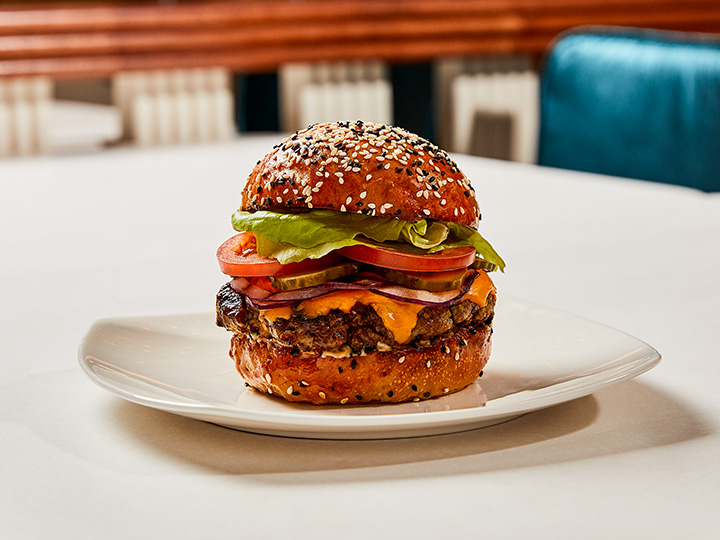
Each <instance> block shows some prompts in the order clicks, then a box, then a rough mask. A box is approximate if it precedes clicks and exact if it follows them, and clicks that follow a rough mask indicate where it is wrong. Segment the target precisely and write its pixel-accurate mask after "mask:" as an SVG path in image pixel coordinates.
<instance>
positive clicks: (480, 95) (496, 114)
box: [435, 57, 539, 163]
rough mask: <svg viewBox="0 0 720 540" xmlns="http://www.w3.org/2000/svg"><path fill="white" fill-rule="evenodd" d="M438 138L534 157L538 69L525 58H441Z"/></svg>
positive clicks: (454, 146) (480, 151)
mask: <svg viewBox="0 0 720 540" xmlns="http://www.w3.org/2000/svg"><path fill="white" fill-rule="evenodd" d="M435 84H436V92H437V93H438V95H439V96H440V102H441V104H440V107H439V110H440V117H439V118H438V119H437V120H438V121H437V125H438V131H439V139H440V143H441V144H442V145H444V146H445V147H447V148H449V149H450V150H451V151H453V152H461V153H466V154H474V155H481V156H487V157H494V158H500V159H509V160H513V161H520V162H525V163H534V162H535V160H536V147H537V136H538V125H539V122H538V118H539V116H538V115H539V112H538V111H539V86H538V76H537V73H536V72H535V71H534V70H533V69H532V65H531V61H530V60H529V59H526V58H522V57H518V58H488V59H473V60H470V61H469V60H455V61H444V62H441V63H439V64H438V65H437V66H436V79H435Z"/></svg>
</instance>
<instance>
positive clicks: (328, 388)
mask: <svg viewBox="0 0 720 540" xmlns="http://www.w3.org/2000/svg"><path fill="white" fill-rule="evenodd" d="M491 334H492V330H491V327H490V326H489V325H484V326H480V327H478V328H461V329H460V330H458V331H457V332H456V333H455V334H453V335H452V336H451V337H448V338H446V339H444V340H439V339H438V340H436V341H435V342H434V343H433V344H432V345H431V346H429V347H424V348H407V349H404V350H401V351H398V350H393V351H387V352H380V351H375V352H371V353H367V354H362V355H358V356H350V357H347V358H336V357H332V356H314V355H307V354H303V355H293V354H291V351H292V349H290V348H288V347H280V346H277V345H275V344H273V343H272V342H271V341H267V340H262V339H253V338H251V337H249V336H247V335H244V334H233V336H232V339H231V344H230V356H231V357H232V358H233V359H234V360H235V365H236V367H237V370H238V371H239V372H240V375H242V377H243V379H245V382H246V383H247V384H248V385H249V386H250V387H252V388H255V389H256V390H259V391H261V392H264V393H266V394H272V395H275V396H279V397H282V398H284V399H286V400H288V401H299V402H306V403H313V404H316V405H319V404H362V403H398V402H403V401H413V400H419V399H431V398H434V397H439V396H443V395H446V394H451V393H453V392H457V391H458V390H462V389H463V388H465V387H467V386H468V385H469V384H470V383H472V382H473V381H474V380H475V379H477V377H478V376H479V375H480V372H481V371H482V370H483V368H484V367H485V364H487V361H488V358H489V356H490V348H491V345H490V341H491V340H490V336H491Z"/></svg>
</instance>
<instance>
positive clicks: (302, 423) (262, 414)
mask: <svg viewBox="0 0 720 540" xmlns="http://www.w3.org/2000/svg"><path fill="white" fill-rule="evenodd" d="M506 300H507V301H508V302H515V303H517V304H521V305H522V306H523V307H529V308H539V309H543V310H550V311H553V312H556V313H560V314H563V315H564V316H569V317H572V318H576V319H582V320H583V321H585V322H587V323H589V324H593V325H597V326H599V327H602V328H605V329H607V330H609V331H612V332H614V333H619V334H622V335H624V336H626V337H627V338H630V339H632V340H633V341H634V342H636V343H637V344H638V346H639V347H641V348H642V351H640V352H638V353H637V356H635V357H633V358H632V360H628V361H627V362H625V363H623V364H620V365H613V366H610V367H609V368H608V369H604V370H601V371H599V372H596V373H591V374H589V375H586V376H582V377H578V378H575V379H571V380H567V381H562V382H558V383H555V384H551V385H548V386H545V387H542V388H540V389H535V390H532V391H528V390H523V391H520V392H517V393H515V394H510V395H513V396H518V395H519V394H523V393H526V394H527V396H526V397H524V398H523V399H521V400H520V401H518V400H517V399H515V400H513V401H509V402H504V403H496V404H495V405H490V406H482V407H470V408H461V409H452V410H436V411H422V412H405V413H403V412H400V413H397V414H382V415H372V414H369V415H341V414H338V415H333V414H314V413H313V412H312V411H294V412H293V414H292V415H288V413H287V412H285V413H283V412H282V411H275V410H271V411H252V410H247V409H241V408H237V409H236V408H232V407H230V406H219V405H214V404H210V403H207V402H203V401H201V400H194V399H192V398H187V397H184V396H179V395H178V396H177V397H176V398H175V399H174V400H164V399H158V398H153V397H148V396H147V395H142V393H138V392H131V391H129V390H125V389H123V388H120V387H118V386H116V385H113V384H112V382H111V381H109V380H108V379H107V378H105V377H102V376H101V374H100V373H99V372H98V371H99V370H102V369H106V370H108V371H114V373H116V374H118V373H119V372H118V371H117V369H115V370H113V369H112V368H111V367H110V366H109V365H108V364H107V363H105V362H103V361H102V360H101V359H100V358H97V357H96V356H94V355H90V354H88V351H87V347H88V342H89V341H90V338H91V337H93V334H94V332H98V331H99V330H100V329H101V328H104V327H106V326H107V325H118V324H123V325H128V324H129V323H132V322H135V324H137V322H138V321H140V320H143V321H148V320H158V321H159V320H165V321H167V320H169V319H170V320H171V319H177V318H181V317H182V318H201V317H209V315H210V312H202V313H178V314H169V315H147V316H135V317H133V316H126V317H108V318H102V319H98V320H96V321H95V322H93V323H92V325H91V326H90V327H89V329H88V330H87V332H86V333H85V335H84V336H83V338H82V340H81V342H80V344H79V347H78V360H79V363H80V366H81V368H82V370H83V371H84V373H85V374H86V376H88V378H90V380H92V381H93V382H94V383H95V384H97V385H98V386H100V387H101V388H103V389H105V390H107V391H109V392H110V393H112V394H114V395H116V396H118V397H120V398H122V399H124V400H126V401H130V402H132V403H136V404H138V405H142V406H146V407H150V408H154V409H157V410H162V411H165V412H169V413H173V414H179V415H183V416H187V417H191V418H196V419H200V420H204V421H209V422H213V423H218V424H221V425H225V426H227V427H233V428H237V429H241V430H245V431H253V432H258V433H271V434H276V435H283V434H287V435H289V436H293V437H298V436H306V437H317V435H318V433H317V432H318V430H328V429H332V430H335V431H336V432H337V433H339V434H341V435H342V434H343V433H346V432H353V433H355V432H358V430H370V431H377V432H382V431H386V430H390V429H398V428H405V429H406V430H417V429H422V428H427V427H429V426H431V425H435V426H437V425H447V426H448V427H451V426H457V425H458V424H461V425H462V424H468V425H469V426H470V427H467V428H465V429H473V427H472V424H480V423H486V422H491V421H493V420H498V419H504V418H507V419H510V418H514V417H517V416H520V415H523V414H526V413H529V412H533V411H536V410H540V409H544V408H547V407H552V406H555V405H559V404H561V403H565V402H568V401H572V400H575V399H578V398H581V397H584V396H587V395H590V394H592V393H594V392H595V391H597V390H599V389H601V388H604V387H606V386H609V385H612V384H616V383H619V382H622V381H624V380H628V379H632V378H634V377H637V376H639V375H641V374H643V373H645V372H647V371H649V370H650V369H652V368H653V367H655V366H656V365H658V363H659V362H660V360H661V358H662V356H661V354H660V353H659V352H658V351H657V350H656V349H655V348H654V347H652V346H651V345H649V344H648V343H646V342H644V341H642V340H640V339H639V338H636V337H634V336H631V335H630V334H628V333H626V332H624V331H622V330H618V329H616V328H612V327H610V326H608V325H605V324H603V323H600V322H597V321H593V320H591V319H587V318H585V317H582V316H578V315H575V314H572V313H569V312H567V311H562V310H559V309H556V308H553V307H548V306H544V305H541V304H537V303H533V302H528V301H524V300H520V299H517V298H515V297H511V296H508V297H506ZM124 376H125V377H127V378H128V379H130V380H132V381H133V382H134V383H135V385H134V386H133V387H134V388H138V387H140V389H141V386H142V384H144V383H141V382H140V381H138V380H137V379H134V378H133V377H131V376H130V375H124ZM440 399H442V398H440ZM501 399H503V398H498V399H497V400H495V401H500V400H501ZM490 403H493V402H490ZM380 405H381V406H385V407H386V406H388V405H387V404H385V405H382V404H380ZM372 406H373V405H372V404H370V405H361V406H353V408H360V407H362V408H367V407H372ZM340 407H343V406H338V408H340ZM210 418H213V419H210ZM222 420H224V422H223V421H222ZM248 422H249V423H251V424H257V423H261V424H263V425H264V426H265V427H264V428H262V429H260V428H257V427H255V428H253V427H252V426H250V425H248ZM496 423H497V422H496ZM266 428H267V429H266ZM278 430H279V431H278ZM452 431H458V429H453V430H452ZM285 432H288V433H285ZM289 432H292V433H289ZM448 432H451V431H448ZM407 436H409V435H408V434H406V433H402V434H398V435H397V437H407Z"/></svg>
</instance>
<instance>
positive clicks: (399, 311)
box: [261, 272, 495, 343]
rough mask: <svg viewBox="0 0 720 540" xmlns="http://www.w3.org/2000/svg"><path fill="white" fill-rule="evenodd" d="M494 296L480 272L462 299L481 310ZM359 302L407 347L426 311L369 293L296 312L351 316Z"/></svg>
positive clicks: (316, 302) (324, 299)
mask: <svg viewBox="0 0 720 540" xmlns="http://www.w3.org/2000/svg"><path fill="white" fill-rule="evenodd" d="M491 292H495V285H494V284H493V282H492V280H491V279H490V276H488V275H487V274H486V273H485V272H478V276H477V277H476V278H475V281H474V282H473V284H472V286H471V287H470V289H469V290H468V292H466V293H465V295H463V297H462V299H461V300H462V301H464V300H469V301H470V302H473V303H475V304H477V305H479V306H484V305H485V302H486V301H487V297H488V295H489V294H490V293H491ZM356 302H360V303H361V304H365V305H367V306H371V307H372V308H373V309H374V310H375V312H376V313H377V314H378V316H379V317H380V318H381V319H382V321H383V323H384V324H385V328H387V329H388V330H390V331H391V332H392V333H393V336H394V337H395V341H397V342H398V343H405V342H407V341H408V340H409V339H410V334H411V333H412V330H413V328H415V324H416V323H417V316H418V313H419V312H420V310H421V309H422V308H423V307H425V306H423V305H420V304H412V303H410V302H400V301H397V300H392V299H390V298H386V297H384V296H382V295H379V294H376V293H373V292H370V291H336V292H332V293H330V294H326V295H324V296H318V297H317V298H311V299H309V300H305V301H303V302H301V303H300V304H299V305H298V306H297V308H296V309H297V310H298V311H299V312H300V313H302V314H303V315H304V316H305V317H308V318H314V317H320V316H322V315H327V314H328V313H330V311H332V310H333V309H339V310H340V311H343V312H345V313H348V312H349V311H350V310H351V309H352V307H353V306H354V305H355V303H356ZM261 314H262V316H263V317H265V319H267V320H268V322H271V323H272V322H274V321H275V319H278V318H284V319H289V318H290V316H291V314H292V308H291V307H290V306H286V307H280V308H274V309H266V310H261Z"/></svg>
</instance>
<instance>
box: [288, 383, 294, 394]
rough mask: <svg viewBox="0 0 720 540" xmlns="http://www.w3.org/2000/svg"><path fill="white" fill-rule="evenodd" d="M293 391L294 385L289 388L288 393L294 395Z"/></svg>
mask: <svg viewBox="0 0 720 540" xmlns="http://www.w3.org/2000/svg"><path fill="white" fill-rule="evenodd" d="M292 390H293V388H292V385H291V386H288V389H287V393H288V394H292Z"/></svg>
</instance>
